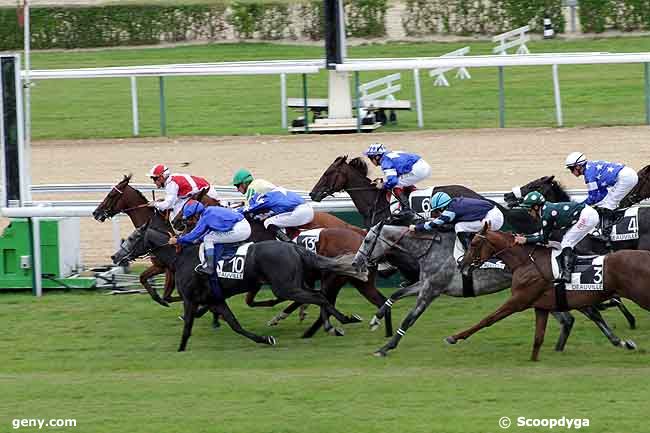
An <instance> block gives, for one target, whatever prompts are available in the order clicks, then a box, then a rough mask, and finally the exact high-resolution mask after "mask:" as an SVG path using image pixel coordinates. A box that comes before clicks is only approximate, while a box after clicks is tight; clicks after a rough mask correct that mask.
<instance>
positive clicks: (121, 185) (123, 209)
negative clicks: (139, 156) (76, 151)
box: [93, 174, 180, 307]
mask: <svg viewBox="0 0 650 433" xmlns="http://www.w3.org/2000/svg"><path fill="white" fill-rule="evenodd" d="M130 180H131V175H130V174H129V175H128V176H127V175H125V176H124V178H123V179H122V180H121V181H120V182H118V183H117V185H115V186H114V187H113V188H111V190H110V191H109V193H108V194H107V195H106V197H104V200H102V202H101V203H100V204H99V206H97V208H96V209H95V210H94V211H93V217H94V218H95V220H97V221H99V222H104V221H106V220H107V219H109V218H113V217H114V216H115V215H117V214H120V213H125V214H126V215H128V217H129V218H130V219H131V222H132V223H133V226H134V227H136V228H137V227H141V226H143V225H144V224H146V223H147V222H148V221H150V220H151V218H152V217H153V216H154V209H153V208H150V207H147V203H148V202H149V200H147V198H146V197H145V196H144V195H143V194H142V193H141V192H140V191H138V190H137V189H135V188H133V187H132V186H131V185H129V182H130ZM168 230H170V231H171V226H169V227H168ZM151 263H152V265H151V266H150V267H149V268H147V269H145V270H144V272H142V273H141V274H140V283H141V284H142V285H143V286H144V288H145V289H146V290H147V292H149V295H151V297H152V298H153V299H154V300H155V301H156V302H158V303H159V304H160V305H163V306H165V307H169V302H174V301H178V300H180V298H174V297H172V296H171V294H172V292H173V290H174V277H173V273H172V271H171V270H170V269H169V268H168V267H167V266H165V264H164V263H162V262H161V261H160V260H158V259H157V257H156V255H155V254H152V256H151ZM163 272H164V273H165V291H164V293H163V297H162V299H161V298H160V296H159V295H158V293H157V292H156V289H154V288H153V286H152V285H151V284H149V279H150V278H151V277H153V276H154V275H158V274H162V273H163Z"/></svg>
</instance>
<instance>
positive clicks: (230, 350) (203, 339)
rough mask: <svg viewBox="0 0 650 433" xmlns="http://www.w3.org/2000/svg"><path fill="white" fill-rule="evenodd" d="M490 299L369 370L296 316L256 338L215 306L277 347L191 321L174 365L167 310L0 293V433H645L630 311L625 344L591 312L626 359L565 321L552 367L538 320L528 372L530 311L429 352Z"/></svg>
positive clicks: (644, 360) (124, 301) (238, 305)
mask: <svg viewBox="0 0 650 433" xmlns="http://www.w3.org/2000/svg"><path fill="white" fill-rule="evenodd" d="M506 296H507V294H506V293H501V294H497V295H493V296H487V297H482V298H478V299H468V300H459V299H449V298H443V299H440V300H438V301H436V302H434V303H433V304H432V306H431V307H430V309H429V311H428V312H427V313H425V314H424V315H423V317H422V318H421V319H420V321H419V322H418V323H417V324H416V325H415V327H414V328H412V329H411V331H409V333H408V334H407V336H406V337H405V339H404V340H403V342H402V345H401V346H400V347H399V348H398V350H397V351H395V352H393V353H392V354H391V355H390V356H389V357H388V358H385V359H378V358H375V357H372V356H370V353H371V352H372V351H373V350H374V349H376V348H377V347H378V346H379V345H381V344H382V343H383V341H384V339H383V337H382V334H381V333H380V332H379V331H378V332H377V333H371V332H370V331H369V330H368V329H367V328H366V324H365V323H364V324H358V325H349V326H347V327H346V330H347V335H346V336H345V337H341V338H336V337H329V336H326V335H324V334H322V333H320V334H318V336H317V337H316V338H314V339H313V340H309V341H305V340H301V339H300V338H298V336H299V334H300V332H301V330H302V329H303V327H304V325H300V324H298V323H297V319H296V318H294V317H291V318H290V319H288V320H287V321H286V322H284V323H283V324H282V325H281V326H280V327H278V328H274V329H272V330H270V329H268V328H266V327H265V322H266V320H267V319H268V318H270V317H271V315H272V313H273V311H270V310H251V309H248V308H246V307H244V306H243V300H242V299H241V298H240V297H238V298H235V299H233V300H231V302H230V304H231V306H232V307H233V308H234V310H235V311H236V313H237V314H238V316H239V319H240V321H241V322H242V324H244V325H245V326H246V327H247V328H249V329H250V330H252V331H257V332H259V333H267V332H272V334H273V335H275V336H276V337H277V338H278V342H279V345H278V346H277V347H262V346H257V345H255V344H253V343H251V342H250V341H248V340H245V339H243V338H242V337H239V336H237V335H235V334H234V333H233V332H232V331H230V330H229V329H227V328H222V329H220V330H218V331H213V330H212V329H211V328H210V326H209V319H207V318H205V319H201V320H199V321H197V322H196V323H195V332H194V335H193V336H192V338H191V340H190V344H189V351H188V352H186V353H182V354H179V353H176V352H175V349H176V347H177V345H178V342H179V337H180V333H181V323H180V322H179V320H178V319H176V315H177V314H178V313H179V312H180V306H179V305H174V306H173V307H172V308H171V309H164V308H162V307H159V306H158V305H156V304H153V303H152V302H151V301H150V300H149V299H148V297H146V296H138V295H133V296H122V297H118V296H105V295H102V294H99V293H70V294H64V293H48V294H46V296H44V297H43V298H42V299H35V298H33V297H31V296H29V295H28V294H2V295H1V302H2V308H1V310H0V311H1V313H0V314H1V316H0V317H1V321H2V322H1V326H2V329H3V335H2V338H1V339H0V390H2V392H1V394H0V431H2V432H5V431H7V432H8V431H13V430H12V428H11V420H12V419H15V418H47V419H50V418H75V419H76V420H77V428H75V429H65V428H59V429H56V431H61V432H63V431H70V432H83V433H92V432H120V433H131V432H132V433H143V432H147V433H148V432H156V433H166V432H170V433H178V432H188V433H189V432H191V433H196V432H211V433H212V432H228V433H238V432H241V433H258V432H296V433H304V432H310V433H317V432H323V433H334V432H358V433H365V432H368V433H380V432H381V433H383V432H409V433H411V432H423V433H424V432H427V433H429V432H443V433H454V432H458V433H474V432H475V433H486V432H497V431H501V429H499V427H498V426H497V421H498V420H499V418H500V417H502V416H509V417H511V418H512V419H513V421H514V420H516V418H517V417H520V416H523V417H527V418H561V417H562V416H565V417H567V418H588V419H589V420H590V427H589V428H583V430H584V431H588V432H592V433H593V432H612V433H621V432H626V433H635V432H639V433H645V432H647V425H646V422H645V421H644V419H643V418H642V417H643V416H644V415H643V413H644V412H645V407H646V405H647V401H648V399H649V398H650V387H649V386H648V373H650V369H649V368H648V360H649V357H648V353H647V352H646V350H644V349H647V348H648V347H650V332H649V331H648V323H649V322H648V317H647V314H646V313H645V312H641V311H640V310H639V309H638V308H633V311H634V313H635V314H637V318H638V322H639V326H640V329H638V330H635V331H630V330H628V329H626V327H625V324H624V321H623V318H622V316H621V315H620V314H618V313H616V312H614V311H611V310H610V311H609V312H607V313H606V316H607V318H608V319H609V321H610V322H611V323H612V324H613V325H614V326H615V327H616V331H617V332H618V333H619V334H621V336H627V337H631V338H633V339H634V340H635V341H636V342H637V344H638V345H639V346H640V347H641V348H642V350H640V351H639V352H625V351H623V350H622V349H616V348H613V347H612V346H610V345H609V343H608V342H607V341H606V340H605V339H604V338H603V337H602V336H601V335H600V333H599V332H598V331H597V330H596V329H595V327H594V326H593V325H591V324H589V323H587V322H586V320H585V319H582V318H578V319H577V321H576V326H575V328H574V335H573V336H572V338H571V339H570V341H569V344H568V347H567V351H566V352H565V353H561V354H560V353H555V352H553V350H552V346H553V343H554V340H555V338H556V336H557V329H558V327H557V325H556V324H555V322H551V323H550V324H549V335H548V336H547V342H546V345H545V347H544V348H543V350H542V360H541V362H539V363H531V362H529V361H528V360H527V359H528V357H529V353H530V346H531V342H532V331H533V327H534V324H533V314H532V313H531V312H526V313H523V314H520V315H518V316H515V317H511V318H508V319H506V320H505V321H503V322H501V323H498V324H497V325H495V326H494V327H492V328H490V329H487V330H485V331H484V332H481V333H479V334H477V335H475V336H474V337H473V338H472V339H471V340H469V341H467V342H464V343H461V344H459V345H457V346H446V345H445V344H443V343H442V339H443V338H444V337H445V336H446V335H449V334H450V333H452V332H455V331H458V330H461V329H464V328H465V327H467V326H469V325H472V324H473V323H475V322H476V321H478V320H479V319H480V318H482V317H483V316H484V315H485V314H486V313H488V312H490V311H492V310H493V309H494V308H495V307H496V306H498V305H499V304H500V303H501V302H502V301H503V300H504V299H505V297H506ZM628 304H629V303H628ZM412 305H413V299H412V298H411V299H407V300H403V301H402V302H400V303H399V304H398V306H397V307H396V309H395V316H396V319H398V320H399V319H401V318H402V317H403V315H404V314H405V312H406V309H407V308H408V307H410V306H412ZM340 306H341V308H342V309H343V310H344V311H348V312H357V313H359V314H361V315H362V316H364V318H365V319H368V318H369V317H370V316H371V314H372V312H373V308H372V307H371V306H370V305H368V304H366V303H365V302H364V301H362V300H361V298H360V297H359V296H358V295H356V294H355V293H352V292H350V291H348V292H347V293H345V294H344V295H343V297H342V299H341V301H340ZM274 311H275V310H274ZM314 314H315V309H313V308H312V309H310V318H313V316H314ZM21 431H30V432H31V431H36V430H34V429H27V428H24V429H21ZM508 431H512V432H535V433H539V432H545V431H566V429H561V428H556V429H553V430H549V429H548V428H527V429H521V428H516V427H511V428H510V429H509V430H508Z"/></svg>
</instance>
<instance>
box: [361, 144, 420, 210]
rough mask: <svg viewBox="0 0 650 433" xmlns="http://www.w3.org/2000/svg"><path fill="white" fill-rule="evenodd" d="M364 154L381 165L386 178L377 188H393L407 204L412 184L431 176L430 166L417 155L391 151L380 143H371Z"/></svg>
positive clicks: (400, 199) (374, 162) (401, 200)
mask: <svg viewBox="0 0 650 433" xmlns="http://www.w3.org/2000/svg"><path fill="white" fill-rule="evenodd" d="M363 154H364V155H366V156H367V157H368V159H370V161H371V162H372V163H373V164H374V165H375V166H376V167H379V166H381V169H382V171H383V172H384V176H385V177H386V180H385V181H383V182H381V183H379V184H377V188H379V189H382V188H383V189H386V190H388V191H390V190H393V192H394V193H395V195H396V196H397V197H398V199H399V201H400V202H402V203H403V204H404V205H405V206H408V197H409V195H410V193H411V191H413V189H415V188H413V187H414V185H415V184H416V183H417V182H419V181H421V180H424V179H426V178H427V177H429V176H431V167H430V166H429V164H428V163H427V162H426V161H425V160H424V159H422V158H421V157H420V156H419V155H416V154H414V153H406V152H391V151H390V150H388V149H387V148H386V147H385V146H384V145H383V144H381V143H374V144H371V145H370V146H369V147H368V149H366V151H365V152H363Z"/></svg>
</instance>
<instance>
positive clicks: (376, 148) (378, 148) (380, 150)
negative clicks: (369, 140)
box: [363, 143, 389, 156]
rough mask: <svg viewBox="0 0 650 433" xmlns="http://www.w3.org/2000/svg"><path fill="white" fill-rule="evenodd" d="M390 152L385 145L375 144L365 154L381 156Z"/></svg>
mask: <svg viewBox="0 0 650 433" xmlns="http://www.w3.org/2000/svg"><path fill="white" fill-rule="evenodd" d="M388 152H389V150H388V149H386V147H385V146H384V145H383V144H381V143H373V144H371V145H370V146H369V147H368V149H366V151H365V152H363V154H364V155H366V156H381V155H383V154H384V153H388Z"/></svg>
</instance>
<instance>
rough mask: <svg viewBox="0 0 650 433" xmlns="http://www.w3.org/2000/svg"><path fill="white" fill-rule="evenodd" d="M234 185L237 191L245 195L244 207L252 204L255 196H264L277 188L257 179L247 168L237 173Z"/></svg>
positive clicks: (233, 180)
mask: <svg viewBox="0 0 650 433" xmlns="http://www.w3.org/2000/svg"><path fill="white" fill-rule="evenodd" d="M232 184H233V186H234V187H235V188H237V191H239V192H240V193H242V194H244V200H245V203H244V205H246V206H248V205H249V204H250V201H251V198H253V196H254V195H255V194H264V193H267V192H269V191H271V190H272V189H275V188H276V186H275V185H273V184H272V183H271V182H269V181H267V180H264V179H255V178H254V177H253V174H252V173H251V172H250V171H249V170H247V169H245V168H240V169H239V170H237V171H236V172H235V174H234V175H233V177H232Z"/></svg>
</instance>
